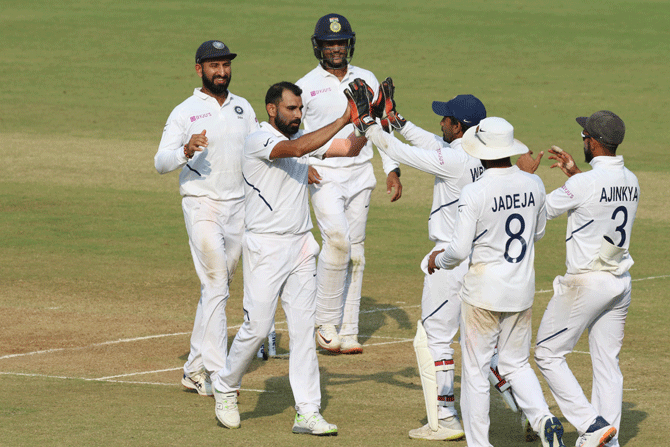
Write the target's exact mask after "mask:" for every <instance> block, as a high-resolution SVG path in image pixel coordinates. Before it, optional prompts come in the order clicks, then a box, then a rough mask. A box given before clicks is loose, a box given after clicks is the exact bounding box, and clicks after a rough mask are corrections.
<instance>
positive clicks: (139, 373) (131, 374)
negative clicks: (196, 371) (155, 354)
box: [92, 366, 184, 380]
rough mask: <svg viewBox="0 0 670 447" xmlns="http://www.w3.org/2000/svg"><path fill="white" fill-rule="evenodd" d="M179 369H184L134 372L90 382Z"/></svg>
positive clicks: (175, 369)
mask: <svg viewBox="0 0 670 447" xmlns="http://www.w3.org/2000/svg"><path fill="white" fill-rule="evenodd" d="M179 369H184V367H183V366H179V367H177V368H168V369H157V370H155V371H141V372H134V373H128V374H119V375H117V376H107V377H100V378H97V379H92V380H109V379H116V378H118V377H129V376H139V375H142V374H154V373H162V372H167V371H177V370H179Z"/></svg>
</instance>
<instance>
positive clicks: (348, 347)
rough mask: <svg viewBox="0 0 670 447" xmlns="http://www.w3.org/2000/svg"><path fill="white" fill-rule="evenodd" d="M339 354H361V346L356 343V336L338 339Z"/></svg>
mask: <svg viewBox="0 0 670 447" xmlns="http://www.w3.org/2000/svg"><path fill="white" fill-rule="evenodd" d="M340 352H341V353H342V354H362V353H363V346H361V344H360V343H359V342H358V335H343V336H342V337H340Z"/></svg>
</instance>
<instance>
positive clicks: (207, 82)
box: [202, 73, 230, 95]
mask: <svg viewBox="0 0 670 447" xmlns="http://www.w3.org/2000/svg"><path fill="white" fill-rule="evenodd" d="M217 79H223V84H215V83H214V81H215V80H217ZM229 85H230V76H229V77H227V78H225V77H223V76H219V75H215V76H212V78H211V79H210V78H208V77H207V75H206V74H205V73H203V74H202V86H203V87H204V88H206V89H207V90H209V91H210V92H212V93H214V94H215V95H222V94H224V93H227V92H228V86H229Z"/></svg>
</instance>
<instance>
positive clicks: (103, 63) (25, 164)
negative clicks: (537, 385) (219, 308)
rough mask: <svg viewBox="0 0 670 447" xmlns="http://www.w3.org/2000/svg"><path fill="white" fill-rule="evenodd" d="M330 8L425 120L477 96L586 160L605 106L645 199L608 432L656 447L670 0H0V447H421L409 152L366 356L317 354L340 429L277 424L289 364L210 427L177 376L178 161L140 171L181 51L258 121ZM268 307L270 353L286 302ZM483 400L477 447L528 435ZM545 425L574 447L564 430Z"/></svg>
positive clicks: (555, 248) (375, 249) (204, 404)
mask: <svg viewBox="0 0 670 447" xmlns="http://www.w3.org/2000/svg"><path fill="white" fill-rule="evenodd" d="M331 11H336V12H339V13H341V14H343V15H345V16H346V17H348V18H349V20H350V21H351V23H352V26H353V27H354V30H355V31H356V33H357V38H358V41H357V46H356V53H355V57H354V61H353V62H354V63H355V64H356V65H360V66H362V67H365V68H368V69H370V70H372V71H373V72H375V74H376V75H377V77H378V78H380V79H383V78H384V77H386V76H392V77H393V79H394V81H395V83H396V86H397V100H398V104H399V109H400V111H401V112H402V113H403V114H404V115H405V116H406V117H407V118H408V119H410V120H412V121H413V122H415V123H416V124H418V125H420V126H422V127H424V128H426V129H428V130H432V131H434V132H437V131H438V130H439V127H438V121H439V118H438V117H437V116H435V115H434V114H433V113H432V111H431V109H430V103H431V101H433V100H438V99H439V100H447V99H449V98H451V97H453V96H455V95H456V94H459V93H472V94H475V95H477V96H478V97H479V98H481V99H482V100H483V101H484V103H485V104H486V106H487V109H488V112H489V115H490V116H493V115H498V116H503V117H505V118H506V119H507V120H508V121H510V122H511V123H512V124H514V126H515V129H516V134H515V136H516V137H517V138H519V139H520V140H522V141H523V142H524V143H526V144H527V145H528V146H529V147H531V149H533V150H534V151H539V150H545V149H547V148H548V147H549V146H550V145H552V144H556V145H558V146H561V147H562V148H563V149H565V150H568V151H569V152H572V153H573V154H575V155H576V157H575V158H576V159H578V161H579V163H578V164H579V165H580V166H581V167H582V168H584V166H585V165H584V163H583V162H582V159H581V156H579V154H580V153H581V144H582V143H581V139H580V137H579V131H580V128H579V126H578V125H577V124H576V123H575V122H574V117H576V116H580V115H589V114H591V113H592V112H594V111H596V110H599V109H610V110H613V111H615V112H617V113H618V114H619V115H620V116H621V117H622V118H623V119H624V121H625V122H626V127H627V133H626V140H625V141H624V143H623V144H622V146H621V147H620V153H621V154H622V155H624V157H625V159H626V164H627V166H628V167H629V168H630V169H632V170H633V171H634V172H635V173H636V174H637V175H638V178H639V180H640V184H641V189H642V199H641V200H642V201H641V203H640V207H639V210H638V215H637V219H636V223H635V229H634V231H633V233H634V234H633V236H632V238H633V239H632V244H631V253H632V255H633V257H634V259H635V261H636V264H635V266H634V267H633V269H632V270H631V274H632V276H633V279H634V281H635V282H634V286H633V287H634V289H633V304H632V306H631V308H630V312H629V316H628V320H627V327H626V339H625V342H624V347H623V350H622V353H621V356H620V360H621V366H622V370H623V372H624V377H625V385H624V388H625V391H624V413H623V420H622V426H621V435H620V442H621V444H622V445H625V446H628V447H633V446H645V447H646V446H652V445H664V444H667V436H666V435H665V434H666V433H667V432H668V430H669V429H670V423H669V422H668V418H667V415H668V414H670V405H669V404H668V402H669V401H670V392H669V391H668V389H667V386H665V383H664V382H665V380H664V378H665V374H666V372H667V371H668V369H669V367H670V361H669V360H668V356H667V351H668V348H669V347H670V334H669V332H668V330H667V321H668V315H669V311H668V308H667V298H668V293H667V288H668V281H669V280H670V278H669V273H668V271H669V270H670V268H669V266H668V262H667V261H666V259H667V258H666V253H667V252H668V248H670V247H669V244H668V226H669V221H670V207H669V205H668V200H667V198H666V191H668V190H670V175H669V174H668V162H669V161H670V160H669V157H668V141H667V136H666V135H665V134H664V133H663V128H664V126H665V124H666V123H667V122H668V120H669V119H670V112H668V110H669V109H670V107H669V106H670V104H669V103H670V93H669V90H668V83H667V80H668V79H670V65H669V64H668V63H667V59H668V50H667V42H668V40H669V39H670V32H669V31H668V27H667V17H668V16H669V15H670V4H668V2H665V1H660V0H659V1H623V0H614V1H610V2H597V1H588V2H578V1H575V0H567V1H564V2H560V3H557V2H550V1H547V0H538V1H535V2H531V1H520V0H519V1H507V2H505V1H501V0H490V1H486V0H474V1H470V2H462V3H458V4H457V3H453V2H440V3H435V4H433V3H431V2H419V1H416V0H409V1H406V2H381V1H377V0H373V1H368V2H364V4H361V3H360V2H354V1H351V0H345V1H342V2H338V4H337V5H336V6H335V5H328V6H326V7H324V6H315V5H314V4H313V3H312V2H309V1H305V0H296V1H293V2H291V3H287V4H283V3H278V2H268V1H258V2H242V1H223V2H222V1H219V2H192V1H182V2H175V1H171V2H158V1H155V0H138V1H135V2H133V3H122V2H112V1H108V0H100V1H93V2H84V1H58V2H56V1H49V0H48V1H47V2H37V1H35V0H23V1H20V2H19V1H17V0H3V3H2V14H0V25H1V26H2V29H3V31H2V34H1V36H2V37H1V38H0V42H2V45H0V60H1V61H2V64H0V84H1V85H2V89H0V107H1V108H0V156H1V157H2V160H4V161H5V168H4V169H3V174H2V176H0V250H1V251H0V254H1V256H2V262H0V321H1V322H2V330H1V331H0V446H33V445H45V446H84V445H85V446H89V445H90V446H93V445H95V446H98V445H105V446H122V445H148V446H167V445H175V446H177V445H231V446H235V445H245V446H248V447H252V446H262V445H263V446H264V445H277V446H288V445H307V444H309V445H321V444H324V445H325V444H326V443H329V444H332V443H337V444H338V445H346V446H356V445H366V446H377V445H417V444H418V442H417V441H410V440H409V439H408V438H407V431H408V430H410V429H412V428H416V427H418V426H420V425H422V424H424V423H425V414H424V413H425V409H424V408H423V402H422V397H421V386H420V381H419V378H418V374H417V370H416V362H415V358H414V353H413V351H412V347H411V339H412V338H413V336H414V332H415V325H416V320H417V319H418V318H419V316H420V307H419V305H420V296H421V288H422V281H423V277H422V273H421V272H420V270H419V268H418V264H419V262H420V260H421V258H422V257H423V256H424V254H425V253H426V252H427V251H428V250H429V249H430V248H431V244H430V243H429V241H428V238H427V225H426V220H427V215H428V212H429V207H430V202H431V192H432V179H431V178H430V177H429V176H428V175H424V174H421V173H419V172H417V171H414V170H412V169H410V168H405V169H403V176H402V180H403V183H404V187H405V189H404V193H403V198H402V199H401V201H400V202H398V203H394V204H390V203H389V202H388V197H387V195H386V193H385V188H384V187H383V185H382V183H383V182H381V181H380V182H379V187H378V188H377V190H376V191H375V192H374V194H373V203H372V206H371V211H370V218H369V222H368V233H367V235H368V236H367V241H366V261H367V263H366V270H365V279H364V286H363V295H364V296H363V302H362V314H361V334H362V336H361V339H362V341H363V342H364V350H365V352H364V354H363V355H361V356H338V357H334V356H328V355H319V362H320V367H321V379H322V394H323V401H322V412H323V414H324V415H325V417H326V418H327V419H328V420H329V421H330V422H333V423H336V424H338V426H339V428H340V435H339V436H338V438H336V439H314V438H312V437H298V436H293V435H292V434H291V432H290V428H291V423H292V418H293V414H294V410H293V408H292V405H293V399H292V395H291V392H290V387H289V384H288V376H287V374H288V373H287V369H288V362H287V361H286V360H285V357H283V358H276V359H271V360H270V361H268V362H262V361H254V363H253V364H252V366H251V369H250V371H249V373H248V374H247V375H246V376H245V378H244V381H243V384H242V388H243V391H242V396H241V400H240V411H241V415H242V429H240V430H235V431H231V430H225V429H223V428H221V427H220V426H218V425H217V423H216V420H215V417H214V402H213V400H212V399H206V398H200V397H199V396H197V395H193V394H190V393H187V392H184V391H183V390H182V388H181V386H180V385H179V378H180V374H181V372H180V370H181V367H182V365H183V363H184V361H185V359H186V356H187V354H188V347H189V344H188V340H189V336H190V330H191V327H192V320H193V315H194V311H195V306H196V303H197V300H198V294H199V284H198V281H197V278H196V276H195V272H194V270H193V264H192V260H191V256H190V253H189V251H188V243H187V238H186V232H185V230H184V224H183V217H182V213H181V207H180V197H179V194H178V182H177V176H176V174H171V175H166V176H159V175H158V174H156V172H155V170H154V168H153V156H154V154H155V151H156V148H157V146H158V142H159V140H160V135H161V132H162V129H163V124H164V122H165V119H166V118H167V116H168V114H169V113H170V111H171V110H172V108H173V107H174V106H175V105H177V104H178V103H180V102H181V101H183V100H184V99H185V98H186V97H188V96H189V95H190V94H191V93H192V91H193V88H194V87H196V86H198V78H197V76H196V74H195V72H194V69H193V64H194V61H193V56H194V53H195V50H196V48H197V47H198V45H199V44H200V43H201V42H203V41H205V40H208V39H212V38H220V39H222V40H224V41H225V42H226V43H227V44H228V45H229V46H230V47H231V48H232V50H233V51H235V52H237V53H238V54H239V57H238V58H237V59H236V60H235V61H234V63H233V80H232V84H231V90H232V91H233V92H235V93H237V94H239V95H241V96H244V97H245V98H247V99H248V100H249V101H250V102H251V104H252V105H253V106H254V108H255V111H256V113H257V115H258V117H259V118H260V119H264V118H265V113H264V107H263V97H264V94H265V91H266V90H267V87H268V86H269V85H270V84H272V83H274V82H276V81H280V80H291V81H295V80H297V79H298V78H300V77H301V76H302V75H303V74H305V73H306V72H307V71H309V70H311V69H312V68H313V67H314V66H315V65H316V59H314V57H313V54H312V50H311V46H310V42H309V37H310V35H311V34H312V32H313V27H314V23H315V22H316V20H317V19H318V18H319V17H320V16H322V15H323V14H325V13H328V12H331ZM663 42H665V43H663ZM374 162H375V168H376V170H377V172H378V174H379V175H378V176H377V178H378V179H379V180H381V179H383V175H382V174H381V169H380V164H381V163H380V161H379V159H378V158H376V159H375V160H374ZM538 174H539V175H540V176H541V177H542V179H543V180H544V182H545V185H546V187H547V190H551V189H553V188H556V187H558V186H560V185H561V184H562V182H563V181H564V178H563V176H562V174H561V173H560V172H555V171H554V170H550V169H549V162H548V161H546V160H545V161H544V162H543V165H542V167H541V168H540V169H539V171H538ZM564 233H565V219H558V220H557V221H552V222H550V224H549V225H548V231H547V235H546V236H545V238H544V239H543V240H542V241H540V242H539V243H538V245H537V252H536V274H537V277H536V289H537V291H538V292H537V294H536V301H535V306H534V310H535V313H534V327H535V328H537V325H538V323H539V320H540V318H541V316H542V312H543V311H544V308H545V306H546V304H547V302H548V300H549V298H550V296H551V293H550V291H549V289H550V288H551V281H552V279H553V278H554V276H556V275H559V274H562V273H563V272H564V270H565V265H564V257H565V248H564V239H565V238H564ZM241 286H242V275H241V272H238V273H237V275H236V277H235V279H234V281H233V284H232V291H231V299H230V301H229V303H228V317H229V324H230V326H231V328H230V335H231V339H232V335H234V333H235V331H236V327H238V326H239V324H240V323H241V322H242V310H241V288H242V287H241ZM277 321H278V330H279V333H280V343H279V345H280V346H279V347H280V353H283V354H285V353H286V352H287V347H288V340H287V335H286V332H285V329H286V325H285V323H283V313H282V312H281V311H280V312H279V314H278V316H277ZM587 350H588V347H587V344H586V343H585V340H582V341H580V343H579V345H578V347H577V351H576V352H575V353H573V354H572V355H570V357H569V362H570V365H571V367H573V370H574V371H575V373H576V375H577V377H578V378H579V379H580V381H581V383H583V384H584V388H585V390H586V392H587V394H588V393H590V360H589V356H588V354H587V352H586V351H587ZM456 351H457V352H456V362H457V364H458V365H460V355H459V354H460V351H459V348H458V347H456ZM459 369H460V366H458V367H457V382H459V381H460V373H459ZM545 391H547V389H546V387H545ZM457 393H458V391H457ZM457 395H458V394H457ZM546 396H547V399H548V402H549V403H550V406H551V407H552V410H553V411H555V412H556V413H557V414H558V415H559V416H560V412H558V409H557V407H556V405H555V402H554V401H553V399H552V397H551V395H550V394H549V393H548V391H547V392H546ZM491 414H492V426H491V441H492V443H493V444H494V445H496V446H502V447H507V446H518V445H524V444H525V443H524V442H523V441H522V438H521V432H520V428H519V426H518V421H517V419H516V415H514V414H513V413H511V412H510V411H509V410H507V409H506V408H505V407H504V405H503V403H502V401H501V399H499V398H498V396H495V395H494V396H492V412H491ZM562 420H563V421H564V423H565V426H566V436H565V438H566V445H573V444H574V441H575V439H576V433H575V431H574V428H573V427H572V426H570V425H569V424H567V423H566V421H565V419H562ZM452 445H454V446H456V447H463V446H465V445H466V443H465V442H464V441H459V442H455V443H452ZM538 445H539V443H538Z"/></svg>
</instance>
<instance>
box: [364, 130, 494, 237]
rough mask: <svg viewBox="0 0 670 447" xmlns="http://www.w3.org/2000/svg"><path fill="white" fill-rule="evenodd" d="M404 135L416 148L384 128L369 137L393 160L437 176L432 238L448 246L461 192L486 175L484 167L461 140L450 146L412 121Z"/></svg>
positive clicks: (430, 227)
mask: <svg viewBox="0 0 670 447" xmlns="http://www.w3.org/2000/svg"><path fill="white" fill-rule="evenodd" d="M400 133H401V135H402V136H403V137H404V138H405V139H406V140H407V141H409V142H410V143H412V144H413V145H414V146H410V145H407V144H404V143H402V142H401V141H399V140H398V139H396V138H393V137H392V136H391V135H389V134H387V133H386V132H384V131H383V130H382V128H381V126H373V127H372V128H370V130H369V131H368V132H367V135H368V138H369V139H370V140H371V141H372V142H373V143H374V144H375V146H377V147H378V148H379V150H381V151H383V152H385V153H386V155H388V156H389V157H391V158H392V159H393V160H395V161H397V162H399V163H403V164H406V165H408V166H411V167H413V168H416V169H418V170H420V171H423V172H427V173H429V174H433V175H434V176H435V185H434V186H433V206H432V208H431V210H430V216H429V217H428V236H429V238H430V240H431V241H433V242H435V243H439V242H447V243H448V242H449V241H451V238H452V235H453V233H454V223H455V221H456V214H457V209H458V199H459V197H460V196H461V190H462V189H463V187H464V186H465V185H468V184H470V183H472V182H474V181H476V180H477V179H478V178H479V177H480V176H481V175H482V173H483V172H484V168H483V167H482V163H481V161H479V159H477V158H474V157H471V156H470V155H468V154H467V153H466V152H465V151H464V150H463V148H462V147H461V139H460V138H458V139H456V140H454V141H452V142H451V145H449V144H447V143H446V142H445V141H444V140H443V139H442V138H440V137H438V136H437V135H435V134H432V133H430V132H426V131H425V130H423V129H421V128H420V127H418V126H415V125H414V124H413V123H411V122H409V121H408V122H407V124H406V125H405V127H404V128H403V130H402V131H401V132H400Z"/></svg>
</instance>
